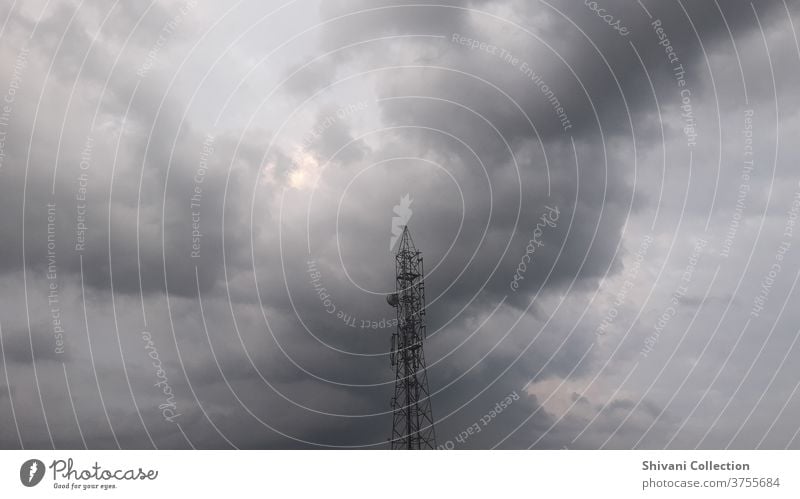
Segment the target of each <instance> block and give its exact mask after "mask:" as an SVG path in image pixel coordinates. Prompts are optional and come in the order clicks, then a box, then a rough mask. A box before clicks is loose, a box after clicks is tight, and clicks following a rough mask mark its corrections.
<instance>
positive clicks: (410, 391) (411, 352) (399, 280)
mask: <svg viewBox="0 0 800 499" xmlns="http://www.w3.org/2000/svg"><path fill="white" fill-rule="evenodd" d="M386 300H387V301H388V302H389V305H391V306H393V307H394V308H395V309H396V310H397V330H396V331H395V332H394V333H393V334H392V343H391V352H390V354H389V357H390V360H391V363H392V367H394V369H395V383H394V396H393V397H392V410H393V412H394V415H393V424H392V436H391V439H390V442H391V447H392V449H434V448H435V447H436V433H435V432H434V429H433V414H432V412H431V400H430V392H429V389H428V375H427V371H426V367H425V353H424V352H423V349H422V342H423V341H424V340H425V276H424V272H423V266H422V253H421V252H420V251H417V248H416V247H414V242H413V241H412V240H411V234H410V233H409V232H408V226H404V227H403V235H402V237H401V238H400V243H399V245H398V247H397V253H395V292H394V293H392V294H390V295H389V296H387V298H386Z"/></svg>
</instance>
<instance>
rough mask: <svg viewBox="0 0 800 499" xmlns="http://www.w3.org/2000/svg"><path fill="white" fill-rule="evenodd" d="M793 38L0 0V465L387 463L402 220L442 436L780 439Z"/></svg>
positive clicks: (781, 13) (574, 22)
mask: <svg viewBox="0 0 800 499" xmlns="http://www.w3.org/2000/svg"><path fill="white" fill-rule="evenodd" d="M795 26H798V27H800V8H798V6H797V5H796V4H795V5H792V2H786V1H785V0H764V1H758V2H747V1H739V0H732V1H729V0H726V1H724V2H723V1H721V0H693V1H687V0H667V1H655V0H641V1H637V0H597V1H596V2H594V1H588V0H587V1H586V2H576V1H567V0H549V1H545V0H541V1H523V0H473V1H470V2H455V1H453V2H450V1H443V0H437V1H436V2H413V5H411V4H409V2H405V1H397V0H380V1H374V0H373V1H367V0H347V1H346V0H325V1H310V0H296V1H287V2H284V1H273V2H259V1H239V2H233V1H231V2H211V1H207V0H168V1H167V0H165V1H159V2H153V3H148V2H101V1H97V0H88V1H83V0H71V1H49V0H36V1H29V0H26V1H25V2H22V1H12V0H9V1H6V2H3V3H2V5H0V37H1V38H2V44H0V61H1V62H2V63H1V64H0V99H2V102H0V354H1V355H0V366H2V369H0V448H6V449H15V448H58V449H63V448H84V447H87V448H97V449H100V448H102V449H106V448H109V449H115V448H125V449H130V448H145V449H150V448H179V449H183V448H278V449H283V448H330V447H347V448H387V447H388V445H387V439H388V437H389V435H390V431H391V422H392V415H391V407H390V398H391V396H392V393H393V383H394V372H393V370H392V368H391V366H390V363H389V356H388V350H389V346H390V337H391V334H392V331H393V329H392V324H391V323H389V322H387V321H390V320H391V319H392V318H393V317H394V310H393V309H392V308H391V307H389V306H388V305H387V303H386V300H385V295H386V294H387V293H389V292H391V291H393V290H394V261H393V256H392V246H391V244H392V236H393V228H396V227H397V226H398V221H397V220H394V217H398V219H400V222H399V223H407V225H408V227H409V229H410V231H411V234H412V236H413V238H414V241H415V243H416V245H417V247H418V249H420V250H421V251H422V253H423V255H424V258H425V268H426V272H427V275H426V293H427V303H428V310H427V331H428V338H427V341H426V343H425V354H426V359H427V363H428V379H429V382H430V391H431V394H432V396H431V404H432V408H433V416H434V419H435V421H436V425H435V429H436V438H437V445H439V446H441V447H445V448H476V449H487V448H514V449H528V448H533V449H561V448H569V449H580V448H588V449H597V448H604V449H633V448H643V449H661V448H708V449H719V448H740V449H751V448H781V449H782V448H785V447H789V448H798V447H800V436H799V434H798V432H799V431H800V393H797V392H798V386H800V371H799V370H798V368H797V365H798V364H800V344H798V341H797V340H798V326H797V325H798V324H800V308H799V307H796V305H795V304H796V303H797V300H798V296H799V295H800V290H798V289H796V285H797V283H798V277H799V276H800V227H799V226H798V224H800V220H798V215H800V184H798V181H800V170H798V164H800V153H799V152H798V147H797V137H798V136H800V93H798V91H797V88H798V83H800V44H798V38H797V33H796V31H797V28H796V27H795ZM400 214H402V216H400ZM795 236H797V237H795ZM323 288H324V290H323ZM501 402H502V405H498V404H501ZM498 409H499V410H498ZM468 429H471V430H469V431H468Z"/></svg>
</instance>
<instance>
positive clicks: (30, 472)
mask: <svg viewBox="0 0 800 499" xmlns="http://www.w3.org/2000/svg"><path fill="white" fill-rule="evenodd" d="M37 471H39V465H38V464H37V463H36V461H34V462H32V463H31V469H29V470H28V483H31V482H32V481H33V475H35V474H36V472H37Z"/></svg>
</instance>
